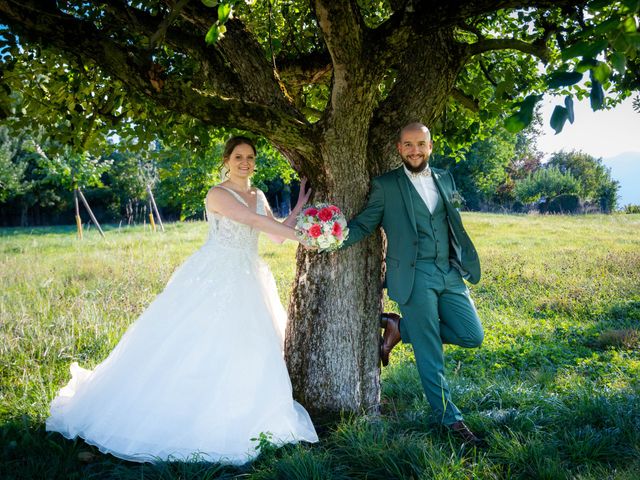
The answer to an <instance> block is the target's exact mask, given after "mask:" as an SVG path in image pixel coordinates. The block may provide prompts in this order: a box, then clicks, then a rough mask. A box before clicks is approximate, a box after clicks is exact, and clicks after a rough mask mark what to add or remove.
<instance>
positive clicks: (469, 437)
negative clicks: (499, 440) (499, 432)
mask: <svg viewBox="0 0 640 480" xmlns="http://www.w3.org/2000/svg"><path fill="white" fill-rule="evenodd" d="M447 428H448V429H449V431H450V432H451V433H453V434H454V435H455V436H456V437H458V438H460V439H461V440H462V442H463V443H465V444H467V445H471V446H474V447H481V446H484V444H485V442H484V440H482V439H481V438H479V437H477V436H476V435H475V434H474V433H473V432H472V431H471V430H469V427H467V426H466V425H465V423H464V422H463V421H462V420H460V421H458V422H455V423H452V424H451V425H447Z"/></svg>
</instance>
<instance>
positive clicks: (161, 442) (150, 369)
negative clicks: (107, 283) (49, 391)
mask: <svg viewBox="0 0 640 480" xmlns="http://www.w3.org/2000/svg"><path fill="white" fill-rule="evenodd" d="M222 188H224V187H222ZM226 190H228V191H230V192H231V193H232V194H234V196H235V197H236V198H237V199H238V201H240V202H242V203H244V204H245V205H246V202H244V200H243V199H242V198H241V197H240V196H239V195H237V194H235V192H233V191H231V190H229V189H226ZM264 202H265V200H264V197H263V195H262V194H261V193H260V192H259V194H258V204H257V212H258V213H259V214H261V215H265V205H264ZM207 216H208V222H209V239H208V241H207V242H206V244H205V245H204V246H203V247H202V248H200V249H199V250H198V251H197V252H195V253H194V254H193V255H192V256H191V257H190V258H189V259H188V260H187V261H186V262H185V263H184V264H183V265H182V266H181V267H180V268H178V270H177V271H176V272H175V273H174V274H173V276H172V277H171V279H170V280H169V283H168V284H167V286H166V288H165V289H164V291H163V292H162V293H160V294H159V295H158V296H157V297H156V298H155V300H154V301H153V302H152V303H151V305H149V307H148V308H147V309H146V310H145V312H144V313H143V314H142V315H141V316H140V317H139V318H138V319H137V320H136V321H135V323H133V324H132V325H131V326H130V327H129V329H128V330H127V332H126V333H125V334H124V336H123V337H122V339H121V340H120V342H119V343H118V345H117V346H116V347H115V348H114V349H113V351H112V352H111V353H110V354H109V356H108V357H107V359H106V360H104V361H103V362H102V363H100V364H99V365H98V366H97V367H96V368H95V369H94V370H86V369H83V368H81V367H79V366H78V364H77V363H74V364H72V365H71V374H72V379H71V381H70V382H69V383H68V384H67V385H66V386H65V387H64V388H62V389H61V390H60V392H59V393H58V395H57V396H56V398H55V399H54V400H53V401H52V402H51V416H50V417H49V418H48V419H47V422H46V428H47V430H49V431H55V432H60V433H61V434H62V435H64V436H65V437H67V438H75V437H77V436H79V437H82V438H83V439H84V440H85V441H86V442H87V443H90V444H92V445H95V446H96V447H98V448H99V449H100V451H102V452H104V453H111V454H113V455H115V456H117V457H120V458H123V459H126V460H132V461H138V462H145V461H149V462H156V461H170V460H204V461H211V462H221V463H231V464H242V463H246V462H247V461H249V460H251V459H253V458H254V457H256V456H257V455H258V453H259V451H258V449H257V448H256V447H257V445H258V442H257V441H256V440H255V439H256V438H258V437H259V436H260V434H261V433H263V434H265V435H267V438H270V441H271V442H272V443H275V444H277V445H281V444H284V443H291V442H298V441H301V440H303V441H307V442H316V441H317V440H318V437H317V435H316V432H315V429H314V427H313V424H312V423H311V419H310V418H309V415H308V414H307V412H306V411H305V410H304V408H303V407H302V406H301V405H300V404H298V403H297V402H295V401H294V400H293V398H292V393H291V382H290V380H289V375H288V372H287V368H286V365H285V362H284V359H283V356H282V345H283V334H284V327H285V322H286V314H285V311H284V309H283V308H282V305H281V303H280V300H279V297H278V293H277V290H276V286H275V282H274V280H273V276H272V275H271V272H270V271H269V269H268V267H267V266H266V265H265V264H264V262H262V260H261V259H260V258H259V256H258V233H259V232H258V231H256V230H254V229H252V228H251V227H249V226H246V225H243V224H239V223H236V222H234V221H232V220H230V219H228V218H226V217H222V216H220V215H217V214H215V213H211V212H207ZM263 438H264V437H263Z"/></svg>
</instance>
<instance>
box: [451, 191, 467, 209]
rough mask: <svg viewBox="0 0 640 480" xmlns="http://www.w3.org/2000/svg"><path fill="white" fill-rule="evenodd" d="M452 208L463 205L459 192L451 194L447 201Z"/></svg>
mask: <svg viewBox="0 0 640 480" xmlns="http://www.w3.org/2000/svg"><path fill="white" fill-rule="evenodd" d="M449 201H450V202H451V205H452V206H453V208H458V209H459V208H460V207H462V205H464V197H463V196H462V195H460V192H458V191H457V190H456V191H454V192H453V193H452V194H451V198H450V199H449Z"/></svg>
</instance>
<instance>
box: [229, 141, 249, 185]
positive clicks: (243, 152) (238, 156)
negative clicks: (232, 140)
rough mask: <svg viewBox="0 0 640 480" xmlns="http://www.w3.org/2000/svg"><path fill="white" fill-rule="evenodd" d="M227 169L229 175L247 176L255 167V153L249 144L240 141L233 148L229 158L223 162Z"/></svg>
mask: <svg viewBox="0 0 640 480" xmlns="http://www.w3.org/2000/svg"><path fill="white" fill-rule="evenodd" d="M224 163H225V165H226V166H227V168H228V169H229V176H230V177H236V178H247V177H250V176H251V175H253V172H254V171H255V169H256V155H255V153H253V148H251V145H247V144H246V143H242V144H240V145H238V146H237V147H236V148H234V149H233V151H232V152H231V155H229V158H228V159H227V160H226V161H225V162H224Z"/></svg>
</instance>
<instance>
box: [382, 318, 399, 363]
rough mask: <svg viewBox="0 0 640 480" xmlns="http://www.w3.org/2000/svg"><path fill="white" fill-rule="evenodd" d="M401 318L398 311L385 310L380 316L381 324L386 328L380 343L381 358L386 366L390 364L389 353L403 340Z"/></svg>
mask: <svg viewBox="0 0 640 480" xmlns="http://www.w3.org/2000/svg"><path fill="white" fill-rule="evenodd" d="M400 320H402V317H401V316H400V315H398V314H397V313H391V312H384V313H383V314H382V315H381V316H380V326H381V327H382V328H384V333H383V334H382V343H381V344H380V360H381V361H382V365H383V366H384V367H386V366H387V365H389V354H390V353H391V350H393V347H395V346H396V345H397V344H398V342H400V340H401V338H400Z"/></svg>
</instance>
